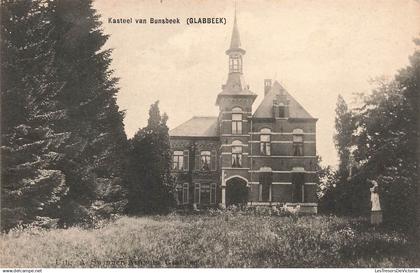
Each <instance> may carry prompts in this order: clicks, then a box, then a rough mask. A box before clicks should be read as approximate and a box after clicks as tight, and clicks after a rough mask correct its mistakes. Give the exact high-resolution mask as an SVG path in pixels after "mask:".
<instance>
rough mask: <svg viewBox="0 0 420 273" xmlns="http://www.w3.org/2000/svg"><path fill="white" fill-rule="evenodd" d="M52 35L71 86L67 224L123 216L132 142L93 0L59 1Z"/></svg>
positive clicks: (60, 72)
mask: <svg viewBox="0 0 420 273" xmlns="http://www.w3.org/2000/svg"><path fill="white" fill-rule="evenodd" d="M50 7H51V9H53V11H54V12H53V13H52V18H51V21H52V23H53V24H54V25H55V29H54V32H53V33H52V34H51V36H52V38H53V40H54V42H55V43H54V51H55V52H56V54H57V57H56V58H55V60H54V66H55V67H56V69H57V77H58V79H59V80H60V81H63V82H65V83H66V84H65V85H64V86H63V90H62V92H61V93H60V96H59V101H60V102H61V103H62V104H63V105H65V106H66V109H67V111H68V119H67V120H66V122H65V123H62V124H61V126H62V128H66V129H68V130H70V131H71V132H72V135H71V143H72V145H71V147H70V148H71V151H69V152H68V153H67V154H66V156H67V160H66V161H65V162H64V163H65V164H63V165H62V166H61V168H62V170H63V172H64V174H65V175H66V179H67V184H68V186H69V193H68V195H67V198H66V199H65V200H64V202H63V206H64V208H65V214H64V215H63V220H64V222H68V223H72V222H80V221H82V220H83V219H84V218H87V219H91V218H92V217H96V216H97V215H104V216H105V215H109V214H110V213H116V212H121V211H122V209H123V208H124V206H125V203H126V201H125V193H124V183H123V180H122V178H121V177H122V176H123V173H124V168H125V167H124V165H125V161H126V160H125V157H124V155H125V153H126V151H127V139H126V135H125V132H124V127H123V118H124V113H123V112H122V111H120V110H119V108H118V105H117V103H116V98H115V96H116V94H117V92H118V87H117V82H118V79H116V78H114V77H113V76H112V72H113V71H112V70H110V68H109V66H110V63H111V57H110V54H111V50H102V47H103V45H104V44H105V42H106V40H107V38H108V36H106V35H104V34H103V32H102V29H101V23H100V21H99V16H98V15H97V14H96V12H95V11H94V10H93V8H92V1H90V0H54V1H51V2H50ZM91 220H92V219H91Z"/></svg>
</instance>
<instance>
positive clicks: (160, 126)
mask: <svg viewBox="0 0 420 273" xmlns="http://www.w3.org/2000/svg"><path fill="white" fill-rule="evenodd" d="M158 103H159V102H158V101H157V102H155V103H154V104H152V105H151V107H150V110H149V119H148V124H147V126H146V127H144V128H142V129H140V130H139V131H138V132H137V133H136V134H135V135H134V137H133V138H132V139H131V153H130V178H129V181H130V187H129V189H130V190H129V192H130V195H129V203H128V210H129V212H130V213H139V212H142V213H159V212H165V211H167V210H168V209H170V208H171V207H172V206H174V204H175V202H174V195H173V187H174V185H173V179H172V177H171V175H170V170H171V169H170V167H171V151H170V142H169V134H168V131H169V130H168V127H167V125H166V121H167V119H168V117H167V115H166V114H163V115H161V114H160V111H159V106H158Z"/></svg>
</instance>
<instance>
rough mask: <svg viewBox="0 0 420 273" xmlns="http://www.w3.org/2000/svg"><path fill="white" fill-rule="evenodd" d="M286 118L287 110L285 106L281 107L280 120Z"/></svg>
mask: <svg viewBox="0 0 420 273" xmlns="http://www.w3.org/2000/svg"><path fill="white" fill-rule="evenodd" d="M284 117H286V110H285V107H284V105H279V118H284Z"/></svg>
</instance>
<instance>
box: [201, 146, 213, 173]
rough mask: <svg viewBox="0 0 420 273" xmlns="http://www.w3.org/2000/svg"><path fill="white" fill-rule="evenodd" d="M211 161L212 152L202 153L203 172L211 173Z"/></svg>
mask: <svg viewBox="0 0 420 273" xmlns="http://www.w3.org/2000/svg"><path fill="white" fill-rule="evenodd" d="M210 159H211V153H210V151H201V154H200V160H201V163H200V168H201V170H205V171H209V170H210Z"/></svg>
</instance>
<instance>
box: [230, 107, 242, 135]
mask: <svg viewBox="0 0 420 273" xmlns="http://www.w3.org/2000/svg"><path fill="white" fill-rule="evenodd" d="M232 134H234V135H240V134H242V109H241V108H239V107H235V108H233V109H232Z"/></svg>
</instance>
